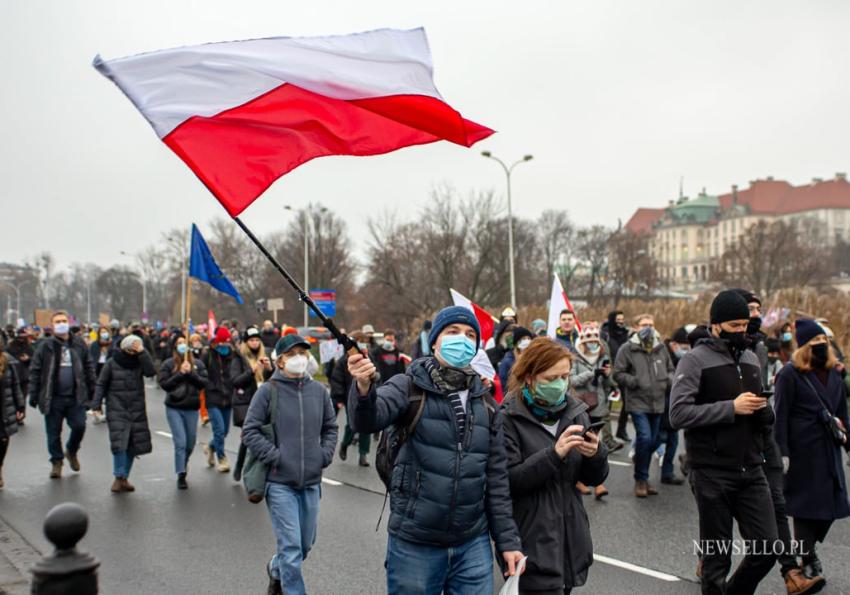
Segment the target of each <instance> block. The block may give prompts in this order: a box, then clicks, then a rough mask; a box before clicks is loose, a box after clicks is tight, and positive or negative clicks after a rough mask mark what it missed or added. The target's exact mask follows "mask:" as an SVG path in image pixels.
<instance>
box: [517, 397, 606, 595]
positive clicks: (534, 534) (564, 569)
mask: <svg viewBox="0 0 850 595" xmlns="http://www.w3.org/2000/svg"><path fill="white" fill-rule="evenodd" d="M568 399H569V402H568V405H567V407H566V408H565V409H564V411H563V413H562V414H561V419H560V421H559V422H558V430H557V435H558V436H560V435H561V433H562V432H563V431H564V430H565V429H566V428H568V427H569V426H571V425H573V424H578V425H583V426H585V427H587V426H589V425H590V417H589V416H588V414H587V405H586V404H585V403H583V402H581V401H579V400H578V399H575V398H573V397H572V396H570V397H568ZM503 416H504V418H505V421H504V429H505V450H506V451H507V455H508V474H509V477H510V482H511V499H512V500H513V512H514V520H515V521H516V524H517V526H518V527H519V533H520V537H521V538H522V553H523V554H525V555H527V556H528V562H527V565H526V567H525V573H524V574H523V575H522V577H521V578H520V583H519V586H520V589H521V590H522V591H525V590H526V589H528V590H547V591H549V590H560V589H562V588H564V587H565V586H566V587H567V588H571V587H578V586H581V585H583V584H584V583H585V581H586V580H587V571H588V569H589V568H590V565H591V564H593V542H592V541H591V538H590V524H589V522H588V520H587V513H586V512H585V510H584V505H583V504H582V501H581V495H579V493H578V492H577V491H576V488H575V484H576V482H577V481H580V482H583V483H585V484H587V485H599V484H601V483H602V482H603V481H605V478H606V477H608V459H607V457H608V451H607V449H606V448H605V445H604V444H602V442H601V441H600V443H599V449H598V450H597V452H596V454H595V455H594V456H593V457H591V458H589V459H588V458H585V457H583V456H582V455H581V453H579V452H578V451H577V450H575V449H573V450H571V451H570V452H569V454H568V455H567V458H566V459H561V457H559V456H558V455H557V453H556V452H555V441H556V437H555V436H553V435H552V434H551V433H549V431H548V430H546V429H545V428H544V427H543V426H542V425H541V424H540V422H539V421H537V419H536V418H535V417H534V416H533V415H532V414H531V412H530V411H529V410H528V408H527V407H526V406H525V403H524V402H523V401H522V400H521V399H518V398H514V397H513V396H509V397H508V398H507V399H506V400H505V403H504V405H503Z"/></svg>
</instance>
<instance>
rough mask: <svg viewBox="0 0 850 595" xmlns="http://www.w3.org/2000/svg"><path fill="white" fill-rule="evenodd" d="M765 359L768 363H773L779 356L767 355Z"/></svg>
mask: <svg viewBox="0 0 850 595" xmlns="http://www.w3.org/2000/svg"><path fill="white" fill-rule="evenodd" d="M767 361H768V362H769V363H771V364H775V363H776V362H777V361H779V358H778V357H773V356H771V355H769V356H768V357H767Z"/></svg>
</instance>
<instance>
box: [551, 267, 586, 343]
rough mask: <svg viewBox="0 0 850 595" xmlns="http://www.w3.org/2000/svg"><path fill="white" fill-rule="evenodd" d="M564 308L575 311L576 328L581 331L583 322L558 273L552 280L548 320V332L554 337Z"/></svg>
mask: <svg viewBox="0 0 850 595" xmlns="http://www.w3.org/2000/svg"><path fill="white" fill-rule="evenodd" d="M564 310H569V311H570V312H572V313H573V316H575V319H576V328H578V330H579V331H581V323H580V322H579V320H578V315H577V314H576V311H575V308H573V305H572V304H571V303H570V299H569V298H568V297H567V292H566V291H564V287H563V285H561V280H560V279H559V278H558V275H557V274H556V275H555V278H554V279H553V281H552V293H551V294H550V296H549V320H548V321H547V323H548V324H547V327H546V334H547V335H548V336H549V337H550V338H552V339H554V338H555V336H556V335H555V333H556V332H557V330H558V327H559V326H560V319H561V312H563V311H564Z"/></svg>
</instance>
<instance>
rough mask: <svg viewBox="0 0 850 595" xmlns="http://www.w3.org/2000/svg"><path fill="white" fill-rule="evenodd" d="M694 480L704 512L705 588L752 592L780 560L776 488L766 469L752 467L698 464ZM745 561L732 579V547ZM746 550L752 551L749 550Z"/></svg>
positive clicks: (701, 521)
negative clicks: (735, 534) (774, 499)
mask: <svg viewBox="0 0 850 595" xmlns="http://www.w3.org/2000/svg"><path fill="white" fill-rule="evenodd" d="M688 478H689V480H690V482H691V487H692V489H693V492H694V497H695V498H696V502H697V509H698V510H699V536H700V546H701V549H702V592H703V593H704V594H706V595H708V594H712V595H714V594H718V595H721V594H727V595H733V594H734V595H737V594H744V593H746V594H748V595H749V594H752V593H755V591H756V588H757V587H758V584H759V582H761V580H762V579H763V578H764V577H765V576H767V574H768V573H769V572H770V569H771V568H773V565H774V563H775V562H776V555H775V554H774V553H773V550H774V547H775V544H776V541H777V531H776V517H775V514H774V510H773V506H771V496H770V487H769V486H768V483H767V478H766V477H765V475H764V472H763V471H762V469H761V467H755V468H749V469H746V470H729V469H714V468H711V469H709V468H704V467H702V468H693V469H691V472H690V474H689V475H688ZM733 520H735V521H738V530H739V532H740V533H741V537H742V538H743V540H744V541H743V542H733V541H732V539H733V533H732V522H733ZM736 545H737V546H738V547H739V548H740V549H741V551H743V553H745V554H746V555H745V556H744V559H743V561H741V564H740V565H739V566H738V568H737V569H736V570H735V572H734V573H733V574H732V576H731V577H729V579H728V580H727V578H726V577H727V576H728V574H729V570H730V569H731V567H732V551H733V548H734V547H735V546H736ZM743 548H746V549H743Z"/></svg>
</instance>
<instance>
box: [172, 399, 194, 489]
mask: <svg viewBox="0 0 850 595" xmlns="http://www.w3.org/2000/svg"><path fill="white" fill-rule="evenodd" d="M165 418H166V419H167V420H168V427H169V428H171V439H172V440H173V441H174V472H175V473H177V474H178V475H179V474H180V473H186V464H187V463H188V462H189V457H190V456H191V454H192V450H194V448H195V437H196V436H197V434H198V410H197V409H194V410H192V409H176V408H174V407H169V406H167V405H166V407H165Z"/></svg>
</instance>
